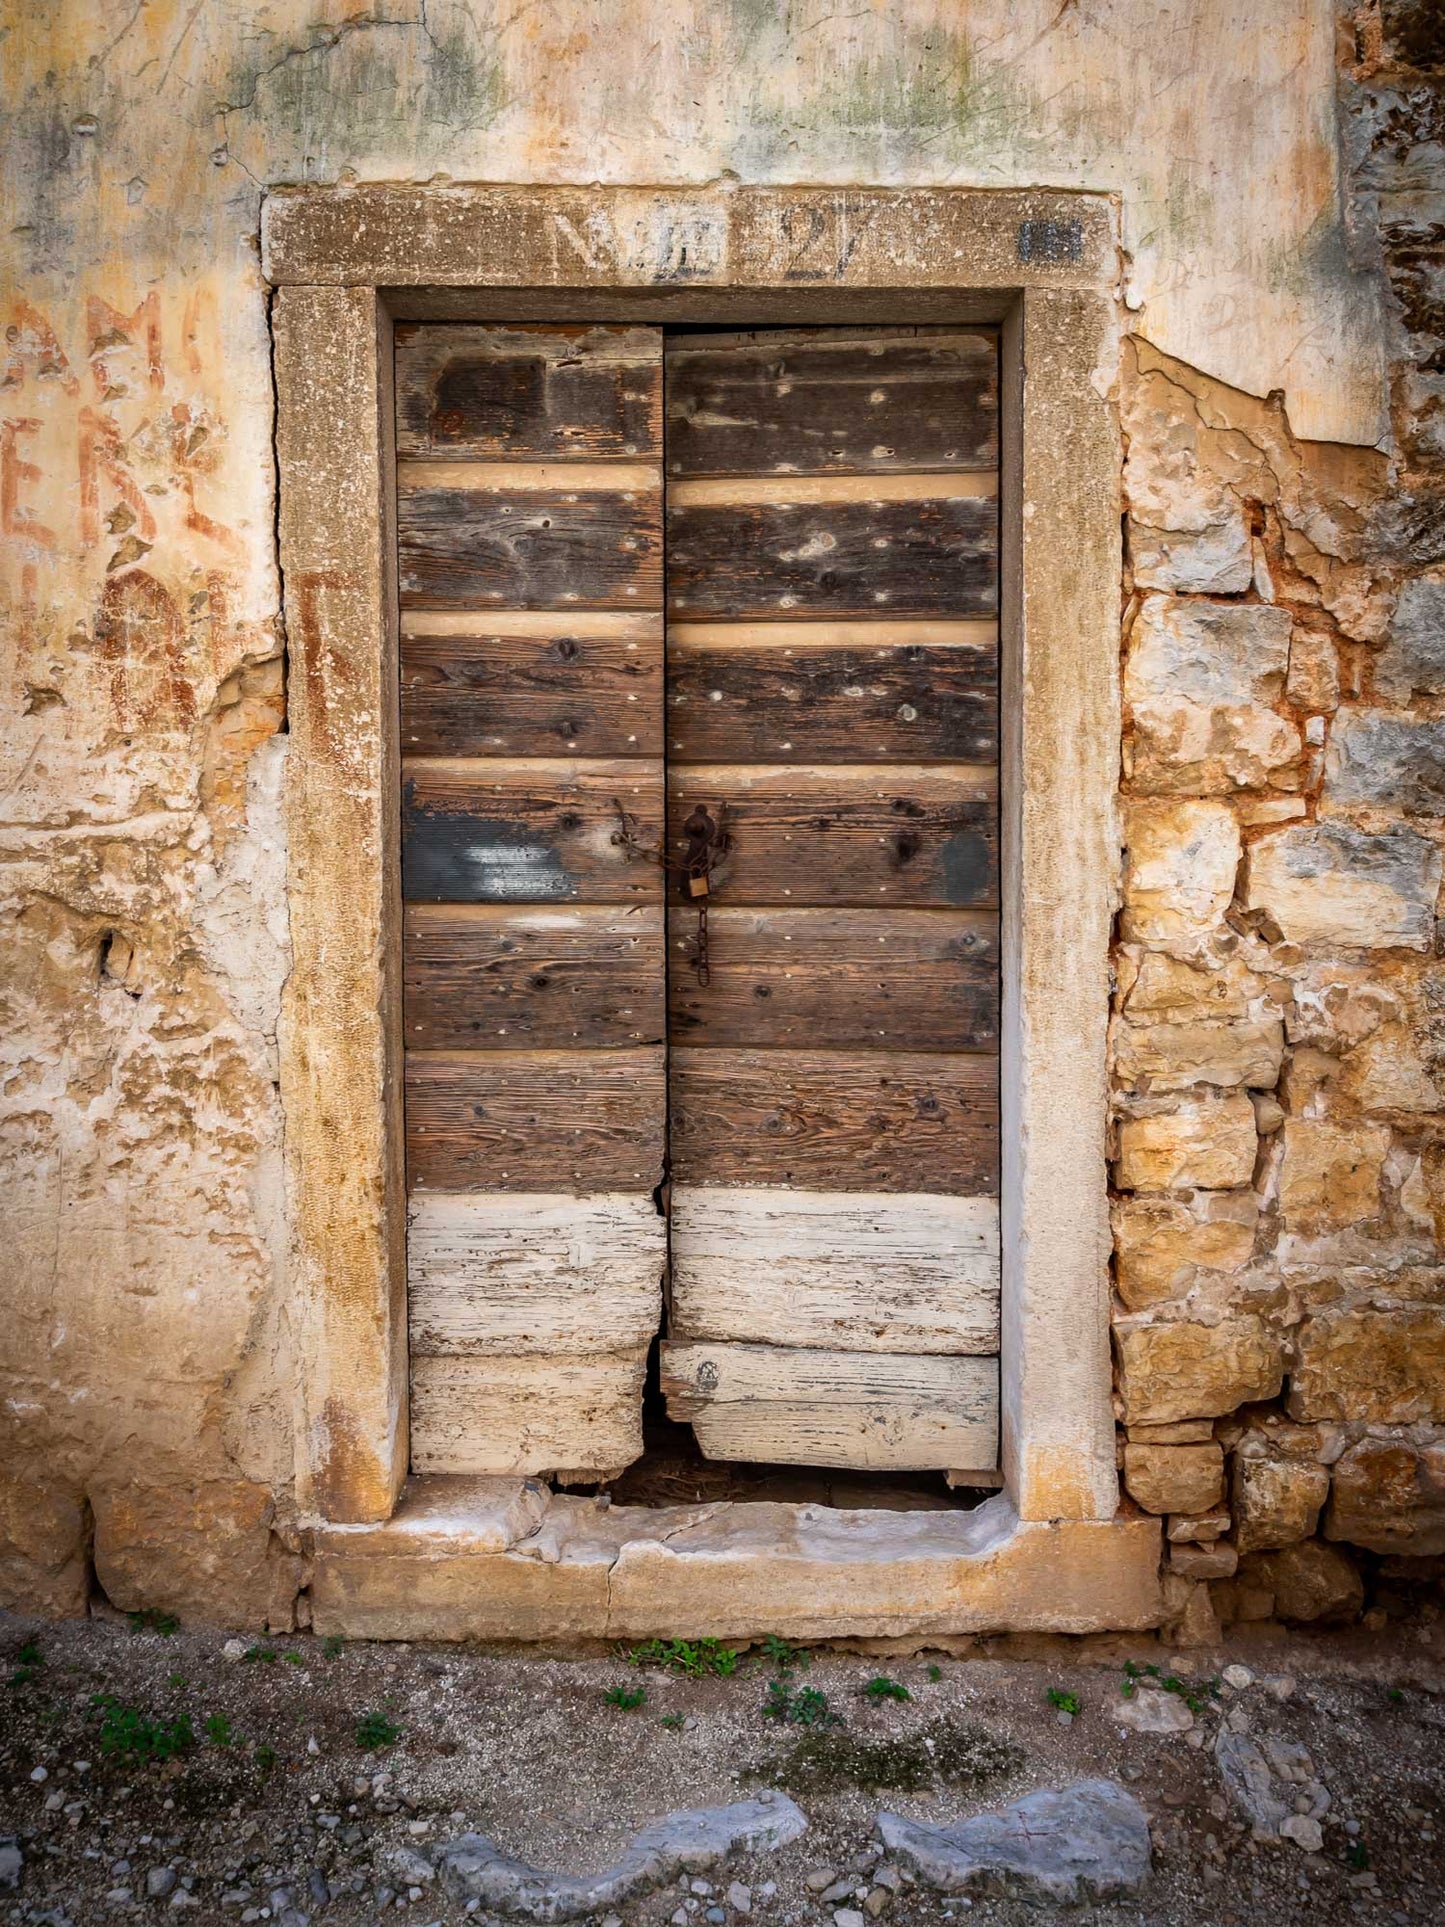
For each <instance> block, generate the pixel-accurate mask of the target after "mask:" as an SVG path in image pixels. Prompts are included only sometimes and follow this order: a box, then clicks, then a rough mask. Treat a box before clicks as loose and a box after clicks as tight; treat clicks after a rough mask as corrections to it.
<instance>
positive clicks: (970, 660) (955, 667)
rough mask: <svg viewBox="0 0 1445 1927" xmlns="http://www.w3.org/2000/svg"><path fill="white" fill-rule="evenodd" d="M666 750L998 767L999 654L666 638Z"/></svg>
mask: <svg viewBox="0 0 1445 1927" xmlns="http://www.w3.org/2000/svg"><path fill="white" fill-rule="evenodd" d="M800 626H801V625H800ZM810 626H812V625H810ZM817 626H818V627H820V628H826V625H824V624H819V625H817ZM667 747H668V752H669V754H670V755H672V756H675V757H677V758H678V759H679V760H680V761H684V762H687V761H691V762H743V763H869V762H876V761H878V760H880V759H881V758H885V757H889V758H891V757H897V758H899V759H900V760H901V761H903V762H923V761H927V760H929V759H931V758H942V759H944V760H948V761H952V762H962V763H994V762H997V760H998V649H997V647H996V645H994V644H991V643H990V644H984V645H973V646H970V645H967V644H965V645H962V646H955V645H947V646H943V647H939V646H936V645H929V644H926V643H903V644H882V645H878V644H875V645H873V646H868V645H867V644H864V645H863V646H856V645H855V646H851V647H841V648H840V647H838V646H837V645H835V644H833V643H830V642H828V641H826V640H823V641H819V642H799V641H796V640H793V641H789V642H787V643H785V644H783V645H782V646H781V647H780V646H778V645H776V644H773V645H769V644H768V643H761V644H758V645H754V646H751V647H750V646H747V645H741V646H740V645H738V644H734V643H729V644H726V645H724V646H723V647H721V648H716V647H709V646H708V645H707V644H706V643H705V642H703V643H691V642H690V643H687V644H680V643H677V642H672V643H671V644H670V645H669V650H668V660H667Z"/></svg>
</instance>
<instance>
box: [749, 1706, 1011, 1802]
mask: <svg viewBox="0 0 1445 1927" xmlns="http://www.w3.org/2000/svg"><path fill="white" fill-rule="evenodd" d="M1023 1762H1024V1755H1023V1754H1022V1753H1021V1752H1020V1751H1019V1749H1018V1748H1017V1747H1016V1746H1014V1745H1012V1744H1011V1742H1009V1741H1008V1740H1000V1739H996V1738H995V1737H994V1735H993V1734H992V1733H990V1732H989V1731H988V1730H987V1728H985V1727H982V1726H974V1725H959V1724H956V1723H955V1722H954V1721H952V1720H947V1719H942V1720H935V1721H933V1722H932V1724H931V1725H929V1726H926V1727H924V1728H923V1730H922V1731H921V1732H918V1733H911V1734H909V1735H907V1736H906V1737H901V1738H896V1739H882V1740H880V1739H870V1738H867V1737H865V1736H863V1735H861V1734H855V1733H849V1732H846V1731H841V1732H840V1731H838V1730H837V1729H836V1728H831V1729H823V1730H817V1731H813V1732H809V1733H801V1734H799V1735H798V1736H797V1738H796V1739H794V1740H793V1742H792V1744H791V1745H790V1746H789V1747H788V1749H787V1750H786V1752H784V1753H781V1754H778V1755H776V1756H774V1757H771V1758H768V1759H762V1760H757V1761H755V1762H753V1763H752V1764H751V1765H750V1766H749V1767H748V1768H747V1770H746V1771H747V1777H748V1778H749V1779H760V1780H763V1781H764V1782H765V1783H766V1784H767V1785H768V1786H781V1787H786V1788H787V1789H788V1790H789V1791H790V1792H794V1793H822V1792H827V1791H830V1790H832V1789H834V1788H841V1787H858V1788H861V1789H862V1790H863V1791H865V1792H873V1791H876V1790H877V1789H879V1788H882V1787H887V1788H891V1789H896V1790H898V1791H900V1792H907V1793H917V1792H921V1791H923V1790H924V1789H925V1788H927V1787H931V1786H935V1785H938V1784H940V1783H942V1784H944V1785H951V1786H965V1787H979V1786H984V1785H986V1784H988V1782H990V1781H992V1780H996V1779H1002V1778H1003V1777H1004V1776H1006V1775H1007V1774H1010V1773H1014V1772H1017V1770H1018V1768H1019V1767H1020V1766H1021V1765H1022V1764H1023Z"/></svg>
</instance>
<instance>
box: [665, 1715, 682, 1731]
mask: <svg viewBox="0 0 1445 1927" xmlns="http://www.w3.org/2000/svg"><path fill="white" fill-rule="evenodd" d="M661 1724H662V1725H663V1726H665V1727H667V1728H668V1730H669V1731H670V1732H673V1733H680V1732H681V1731H682V1715H681V1713H664V1714H663V1716H662V1720H661Z"/></svg>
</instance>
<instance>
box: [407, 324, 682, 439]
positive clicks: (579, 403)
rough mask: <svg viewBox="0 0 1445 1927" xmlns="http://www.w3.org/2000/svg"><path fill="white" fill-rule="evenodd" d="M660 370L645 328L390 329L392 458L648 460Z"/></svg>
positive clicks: (657, 430)
mask: <svg viewBox="0 0 1445 1927" xmlns="http://www.w3.org/2000/svg"><path fill="white" fill-rule="evenodd" d="M660 374H661V358H660V355H659V353H658V340H657V332H656V330H655V329H652V328H611V327H577V328H554V327H548V328H527V327H511V328H506V327H497V326H495V325H487V326H481V325H478V324H476V323H474V322H462V323H456V324H453V323H445V324H442V323H437V322H426V323H421V324H418V323H416V322H399V323H398V324H397V328H396V445H397V453H398V454H399V455H401V456H402V457H403V458H406V457H409V456H410V457H418V456H419V457H423V458H424V457H427V456H433V457H437V456H440V457H449V458H451V459H456V458H457V457H459V456H470V457H472V458H473V459H475V460H478V461H491V462H495V461H506V460H509V459H510V460H522V461H555V460H558V459H566V458H567V457H569V456H572V457H580V458H582V459H584V460H585V459H594V460H595V459H599V458H603V459H606V458H617V459H621V458H626V457H629V456H657V455H659V454H660V453H661V448H662V434H661V427H662V385H661V380H660Z"/></svg>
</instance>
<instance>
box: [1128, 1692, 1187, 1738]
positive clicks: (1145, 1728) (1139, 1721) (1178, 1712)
mask: <svg viewBox="0 0 1445 1927" xmlns="http://www.w3.org/2000/svg"><path fill="white" fill-rule="evenodd" d="M1113 1718H1114V1724H1115V1725H1116V1726H1123V1727H1126V1728H1127V1729H1128V1730H1129V1731H1130V1732H1131V1733H1187V1732H1188V1731H1189V1729H1190V1727H1191V1726H1193V1724H1194V1715H1193V1714H1192V1713H1191V1712H1190V1710H1189V1708H1188V1707H1187V1706H1186V1705H1185V1704H1184V1701H1183V1700H1182V1699H1181V1698H1180V1697H1179V1695H1178V1694H1177V1693H1164V1692H1161V1691H1160V1690H1159V1688H1158V1687H1157V1686H1136V1687H1135V1689H1134V1694H1133V1697H1132V1698H1131V1699H1121V1700H1120V1701H1119V1703H1118V1704H1117V1706H1115V1708H1114V1714H1113Z"/></svg>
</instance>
